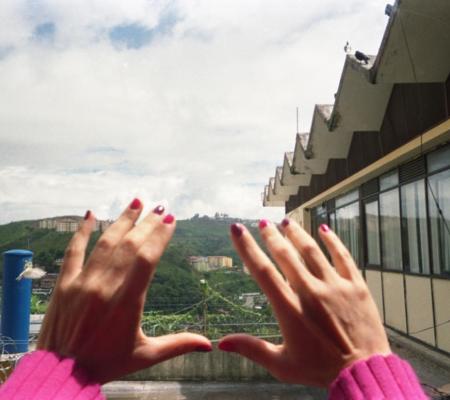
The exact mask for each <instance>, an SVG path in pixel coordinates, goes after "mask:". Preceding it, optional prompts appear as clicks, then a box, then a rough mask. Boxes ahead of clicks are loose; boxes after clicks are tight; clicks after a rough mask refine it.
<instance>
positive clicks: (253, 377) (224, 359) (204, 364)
mask: <svg viewBox="0 0 450 400" xmlns="http://www.w3.org/2000/svg"><path fill="white" fill-rule="evenodd" d="M126 380H134V381H146V380H156V381H272V380H273V378H272V377H271V375H270V374H269V373H268V372H267V371H266V370H265V369H263V368H262V367H260V366H259V365H257V364H255V363H253V362H251V361H250V360H248V359H246V358H244V357H241V356H238V355H235V354H233V353H225V352H223V351H219V350H217V348H215V349H214V350H213V351H212V352H210V353H190V354H186V355H183V356H179V357H176V358H173V359H171V360H168V361H164V362H163V363H161V364H158V365H156V366H154V367H152V368H148V369H144V370H142V371H139V372H136V373H134V374H132V375H129V376H128V377H127V378H126Z"/></svg>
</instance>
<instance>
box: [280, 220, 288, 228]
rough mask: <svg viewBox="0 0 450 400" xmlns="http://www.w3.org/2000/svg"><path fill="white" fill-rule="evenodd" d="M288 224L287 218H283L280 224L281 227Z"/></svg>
mask: <svg viewBox="0 0 450 400" xmlns="http://www.w3.org/2000/svg"><path fill="white" fill-rule="evenodd" d="M288 225H289V220H288V219H287V218H285V219H283V221H281V226H282V227H283V228H286V227H287V226H288Z"/></svg>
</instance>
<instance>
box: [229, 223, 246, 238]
mask: <svg viewBox="0 0 450 400" xmlns="http://www.w3.org/2000/svg"><path fill="white" fill-rule="evenodd" d="M230 229H231V234H232V235H233V236H234V237H237V238H238V237H241V236H242V232H243V229H242V226H240V225H239V224H232V225H231V228H230Z"/></svg>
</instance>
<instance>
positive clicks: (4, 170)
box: [0, 0, 387, 223]
mask: <svg viewBox="0 0 450 400" xmlns="http://www.w3.org/2000/svg"><path fill="white" fill-rule="evenodd" d="M385 4H386V3H385V2H383V1H380V0H347V1H345V2H343V1H342V0H322V1H317V0H281V1H280V0H258V1H256V0H245V1H244V0H167V1H166V0H128V1H123V0H76V1H75V0H65V1H62V0H2V1H1V2H0V104H1V106H0V150H1V155H0V210H1V211H0V223H7V222H10V221H16V220H24V219H37V218H45V217H50V216H57V215H68V214H70V215H72V214H76V215H83V214H84V212H85V211H86V210H87V209H91V210H93V211H94V213H95V214H96V215H97V217H98V218H101V219H107V218H116V217H117V216H118V215H119V213H120V212H121V210H122V209H123V208H124V207H126V206H127V204H129V202H131V200H133V198H134V197H139V198H140V199H141V200H142V201H143V203H144V204H145V206H146V208H147V209H151V208H153V207H154V206H156V205H157V204H163V205H165V206H166V207H167V209H168V210H169V211H170V212H172V213H174V214H175V215H176V217H177V218H179V219H183V218H189V217H191V216H193V215H194V214H196V213H199V214H200V215H213V214H214V213H215V212H220V213H227V214H229V215H231V216H234V217H240V218H252V219H253V218H254V219H257V218H269V219H271V220H274V221H279V220H281V219H282V218H283V216H284V209H283V208H264V207H262V204H261V192H262V191H263V189H264V186H265V185H266V184H267V182H268V179H269V177H271V176H274V172H275V168H276V166H277V165H281V164H282V161H283V154H284V152H285V151H292V150H293V149H294V144H295V133H296V130H297V128H296V107H299V110H300V112H299V114H300V131H302V132H306V131H309V129H310V125H311V118H312V113H313V107H314V105H315V104H325V103H329V104H331V103H332V102H333V98H334V93H335V92H336V90H337V87H338V83H339V78H340V75H341V72H342V67H343V65H344V61H345V52H344V50H343V48H344V45H345V43H346V41H349V42H350V45H351V46H352V48H353V50H361V51H363V52H365V53H367V54H376V53H377V52H378V48H379V46H380V43H381V39H382V35H383V32H384V29H385V26H386V23H387V17H386V16H385V15H384V7H385Z"/></svg>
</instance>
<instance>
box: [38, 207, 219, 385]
mask: <svg viewBox="0 0 450 400" xmlns="http://www.w3.org/2000/svg"><path fill="white" fill-rule="evenodd" d="M141 212H142V204H141V202H140V201H139V200H137V199H136V200H134V201H133V202H132V203H131V205H130V206H129V207H128V208H127V209H126V210H125V211H124V212H123V214H122V215H121V216H120V217H119V219H118V220H117V221H116V222H115V223H114V224H113V225H111V227H110V228H109V229H107V230H106V232H105V233H104V234H103V235H102V236H101V238H100V239H99V240H98V242H97V245H96V246H95V248H94V250H93V251H92V253H91V255H90V257H89V259H88V261H87V262H86V264H85V265H84V267H83V263H84V257H85V251H86V247H87V244H88V241H89V237H90V234H91V232H92V230H93V228H94V226H95V218H94V216H93V215H92V214H91V213H90V212H88V213H87V214H86V219H85V221H84V222H83V223H82V224H81V227H80V229H79V231H78V232H77V233H75V235H74V236H73V238H72V240H71V242H70V243H69V245H68V247H67V249H66V253H65V257H64V263H63V265H62V269H61V272H60V274H59V278H58V282H57V284H56V287H55V289H54V292H53V295H52V299H51V301H50V305H49V308H48V311H47V314H46V316H45V319H44V323H43V326H42V330H41V333H40V335H39V339H38V346H37V347H38V349H44V350H49V351H54V352H56V353H58V354H60V355H62V356H69V357H74V358H75V359H76V360H77V362H78V364H79V365H80V366H81V367H83V368H84V369H85V370H86V372H87V373H88V376H89V377H90V378H92V379H93V380H95V381H97V382H100V383H105V382H108V381H111V380H114V379H117V378H119V377H121V376H123V375H125V374H128V373H131V372H134V371H137V370H139V369H142V368H146V367H150V366H152V365H154V364H157V363H159V362H161V361H164V360H166V359H169V358H172V357H175V356H177V355H180V354H183V353H187V352H190V351H196V350H197V351H210V350H211V348H212V347H211V343H210V341H209V340H208V339H206V338H205V337H203V336H200V335H195V334H191V333H179V334H173V335H166V336H161V337H156V338H149V337H147V336H145V335H144V333H143V331H142V329H141V316H142V312H143V308H144V303H145V297H146V293H147V287H148V284H149V282H150V280H151V279H152V276H153V274H154V272H155V267H156V264H157V263H158V261H159V259H160V257H161V255H162V253H163V251H164V249H165V248H166V246H167V244H168V242H169V240H170V238H171V237H172V235H173V232H174V230H175V220H174V218H173V216H171V215H164V208H163V207H157V208H155V210H154V211H153V212H151V213H150V214H149V215H148V216H146V218H145V219H143V220H142V222H141V223H139V224H138V225H137V226H135V223H136V220H137V219H138V217H139V215H140V214H141Z"/></svg>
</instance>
